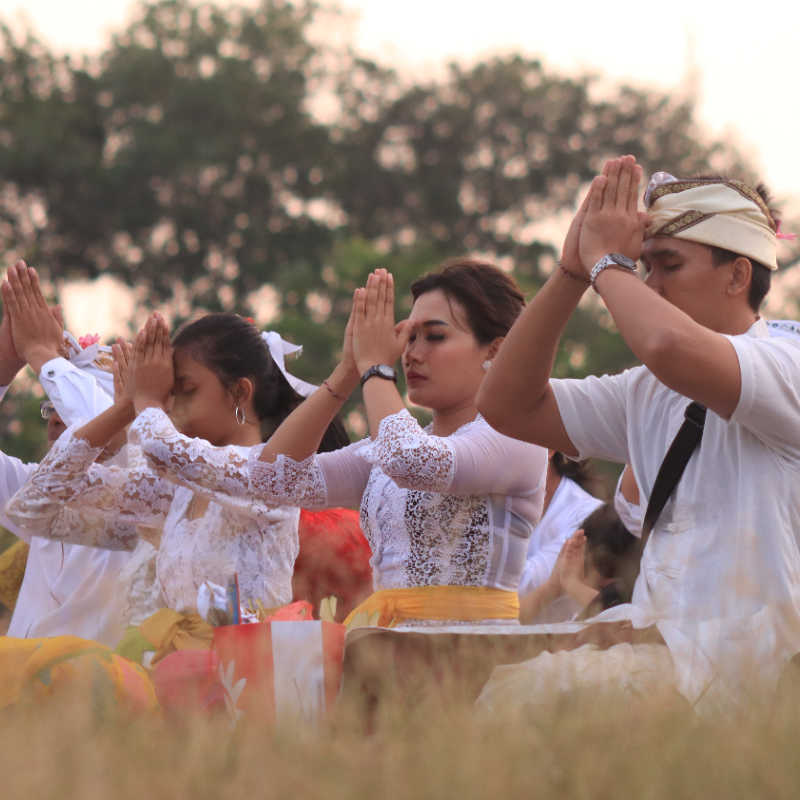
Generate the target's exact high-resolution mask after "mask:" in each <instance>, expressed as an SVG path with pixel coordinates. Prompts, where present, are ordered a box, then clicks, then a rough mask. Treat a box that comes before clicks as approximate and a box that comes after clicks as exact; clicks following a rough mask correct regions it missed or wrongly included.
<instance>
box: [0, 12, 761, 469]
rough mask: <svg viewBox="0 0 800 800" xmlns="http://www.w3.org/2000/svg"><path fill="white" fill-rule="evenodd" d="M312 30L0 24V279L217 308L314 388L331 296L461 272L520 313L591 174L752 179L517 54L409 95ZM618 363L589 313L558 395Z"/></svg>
mask: <svg viewBox="0 0 800 800" xmlns="http://www.w3.org/2000/svg"><path fill="white" fill-rule="evenodd" d="M335 12H336V9H335V8H332V7H331V6H329V5H321V4H318V3H315V2H306V1H303V0H300V1H299V2H295V3H290V2H284V1H283V0H262V2H261V3H260V4H259V5H258V6H256V7H253V6H248V7H245V6H240V5H237V4H236V3H228V2H225V3H223V2H218V3H211V2H198V3H195V2H189V0H154V1H153V2H141V3H140V4H139V5H138V6H137V7H136V8H135V9H134V11H133V15H132V17H131V21H130V22H129V23H128V25H127V26H126V27H124V28H123V29H121V30H119V31H118V32H117V33H116V34H114V35H113V36H112V37H111V39H110V41H109V42H108V45H107V47H106V48H105V50H104V51H103V52H102V53H100V54H99V55H96V56H91V57H76V56H72V55H60V54H56V53H53V52H51V51H50V50H49V49H48V48H47V47H46V46H45V45H44V44H43V43H42V42H41V41H40V40H38V39H37V37H36V34H35V32H33V31H28V32H26V33H24V34H15V33H14V32H12V30H11V28H10V27H9V26H7V25H3V24H0V175H2V187H1V188H0V252H2V253H3V254H4V257H5V259H6V261H10V260H11V259H14V258H17V257H24V258H26V259H27V260H28V261H29V263H32V264H34V265H36V266H37V267H38V268H39V269H40V271H41V272H42V274H43V275H44V276H45V277H46V278H47V277H49V278H50V279H52V280H53V281H54V282H58V281H63V280H68V279H71V278H86V277H89V278H92V277H97V276H100V275H104V274H106V275H112V276H115V277H117V278H119V279H121V280H122V281H124V282H125V283H126V284H128V285H129V286H131V287H135V288H136V290H137V298H138V300H139V303H140V309H142V310H145V309H147V308H148V307H149V306H151V305H153V304H165V305H166V306H167V307H168V308H169V309H170V310H171V312H172V315H173V318H174V321H175V322H176V323H178V322H180V321H181V320H182V319H185V318H186V317H188V316H191V315H192V314H197V313H200V312H202V311H204V310H218V309H230V310H235V311H238V312H240V313H243V314H245V315H252V316H253V317H255V318H256V320H257V321H259V322H267V321H268V322H269V324H270V326H271V327H274V328H277V329H278V330H280V331H281V332H282V333H283V334H284V335H285V336H287V338H290V339H292V340H294V341H297V342H300V343H302V344H303V345H304V348H305V351H304V355H303V357H302V359H301V361H299V362H297V365H296V367H295V369H296V371H297V372H298V373H300V374H302V377H304V378H307V379H309V380H320V379H322V378H323V377H324V376H325V375H326V374H327V372H328V371H329V370H330V369H331V367H332V366H333V364H334V362H335V359H336V357H337V353H338V349H339V343H340V337H341V333H342V331H343V328H344V323H345V320H346V317H347V313H348V311H349V303H350V297H351V294H352V290H353V288H354V287H356V286H357V285H359V284H360V283H361V282H362V281H363V280H364V279H365V276H366V275H367V273H368V272H369V270H371V269H372V268H373V267H375V266H377V265H383V266H386V267H388V268H389V269H391V270H392V272H393V273H394V274H395V276H396V281H397V285H398V289H399V297H400V301H399V303H400V308H399V310H398V311H399V313H400V314H402V313H404V312H405V311H406V310H407V309H408V307H409V301H408V295H407V291H406V289H407V287H408V285H409V284H410V283H411V281H412V280H413V279H414V278H415V277H417V276H418V275H420V274H421V273H424V272H425V271H428V270H430V269H432V268H434V267H435V266H436V265H437V264H438V263H440V262H441V261H442V260H443V259H445V258H448V257H453V256H457V255H461V254H464V253H467V252H469V253H478V254H481V255H485V256H487V257H490V258H492V259H495V260H496V261H497V262H498V263H499V264H501V265H502V266H504V267H507V268H508V269H510V270H513V273H514V275H515V276H516V278H517V279H518V280H519V282H520V283H521V285H522V286H523V288H524V289H525V291H526V292H527V293H528V294H532V293H533V292H535V291H536V289H537V288H538V287H539V286H540V285H541V284H542V282H543V281H544V280H545V279H546V277H547V275H548V274H549V272H550V271H551V270H552V269H553V266H554V263H555V259H556V257H557V250H556V248H555V247H554V244H553V242H554V240H557V239H558V238H559V236H560V234H561V232H562V231H563V229H564V227H565V221H566V219H567V218H568V215H569V213H570V212H571V211H572V209H574V207H575V204H576V200H577V198H578V197H579V194H580V192H581V191H582V189H583V188H584V187H585V185H586V183H587V182H588V181H589V180H590V178H591V177H592V175H593V174H594V173H595V172H596V171H597V170H598V168H599V167H600V165H601V164H602V162H603V160H604V159H605V158H606V157H607V156H609V155H613V154H619V153H633V154H634V155H636V157H637V158H638V159H639V160H640V161H641V162H642V163H643V164H644V166H645V168H646V169H648V170H651V169H658V168H665V169H669V170H670V171H672V172H675V173H677V174H683V175H687V174H692V173H697V172H708V171H709V169H712V170H715V171H726V172H731V173H734V174H736V175H738V176H740V177H744V178H752V177H753V176H752V175H750V174H749V173H748V170H747V168H746V167H745V165H744V163H743V161H742V158H741V157H740V155H739V154H738V153H737V152H736V151H735V150H734V149H733V148H731V147H730V146H728V145H727V144H726V143H725V142H724V141H718V140H713V139H711V138H710V137H709V136H707V135H706V134H705V133H704V132H703V131H702V130H701V129H700V128H699V126H698V125H697V123H696V122H695V119H694V108H693V103H692V100H691V98H687V97H683V96H681V95H679V94H677V95H675V94H671V93H664V92H658V91H652V90H649V89H643V88H637V87H636V86H634V85H621V86H620V85H616V86H609V85H607V84H606V83H605V82H603V81H602V80H601V79H600V78H598V77H597V76H591V75H578V76H565V75H560V74H557V73H555V72H552V71H549V70H547V69H545V67H544V66H543V65H542V64H541V63H540V62H539V61H537V60H535V59H531V58H526V57H523V56H520V55H509V56H505V57H499V58H494V59H491V60H487V61H484V62H482V63H478V64H476V65H474V66H470V67H465V66H460V65H458V64H451V65H449V67H448V68H447V70H446V71H445V72H444V73H443V74H442V75H441V76H440V77H436V78H430V79H427V80H415V79H411V78H409V77H407V76H404V75H401V74H399V73H397V72H396V71H394V70H393V69H391V68H389V67H387V66H386V65H384V64H380V63H377V62H376V61H374V60H370V59H367V58H365V57H363V56H362V55H360V54H359V53H357V52H355V51H354V50H353V49H352V48H351V47H348V46H340V45H334V44H330V43H327V42H326V41H325V40H324V38H323V37H321V36H319V35H312V31H313V30H314V26H315V25H316V26H317V29H318V28H319V26H320V25H321V24H322V25H324V24H328V23H327V22H326V21H330V20H334V22H335V19H336V14H335ZM318 33H319V31H318V30H317V34H318ZM331 38H335V37H331ZM265 286H267V287H271V289H272V291H271V293H270V296H271V298H272V300H271V301H270V302H269V303H267V302H266V301H265V299H264V298H265V296H266V295H265V294H264V289H263V287H265ZM69 322H71V323H72V324H73V327H74V328H75V329H76V330H78V331H82V330H84V329H88V328H87V326H91V320H68V323H69ZM130 325H131V321H130V320H126V319H120V331H119V332H120V333H121V334H122V333H126V332H127V331H128V330H129V329H130V328H129V326H130ZM631 363H632V355H631V353H630V352H629V351H628V350H627V348H626V347H625V345H624V343H623V342H622V340H621V339H620V337H619V336H618V335H617V334H616V333H615V332H614V331H613V329H612V327H611V324H610V320H609V318H608V316H607V315H606V314H605V312H604V311H603V310H602V309H601V308H600V306H599V305H598V304H597V303H596V302H595V301H593V300H592V299H591V298H589V299H588V301H587V302H586V303H585V304H583V305H582V306H581V307H580V308H579V310H578V312H577V313H576V314H575V315H574V317H573V319H572V320H571V322H570V324H569V326H568V329H567V331H566V334H565V336H564V341H563V346H562V348H561V351H560V353H559V357H558V362H557V365H556V371H557V373H558V374H559V375H576V376H580V375H583V374H586V373H587V372H604V371H613V370H619V369H621V368H623V367H625V366H628V365H630V364H631ZM28 392H29V388H25V389H24V390H23V392H22V394H20V393H18V394H17V395H16V396H12V397H11V398H9V399H7V400H6V401H5V402H4V404H3V406H2V407H0V447H2V448H3V449H4V450H5V451H6V452H10V453H14V454H15V455H19V456H21V457H23V458H26V459H34V458H37V457H39V455H40V454H41V448H42V445H43V426H42V425H41V423H40V421H39V420H38V419H37V418H36V413H35V406H36V404H37V401H36V399H35V398H32V397H30V396H29V394H28ZM23 395H24V396H23ZM351 419H352V418H351Z"/></svg>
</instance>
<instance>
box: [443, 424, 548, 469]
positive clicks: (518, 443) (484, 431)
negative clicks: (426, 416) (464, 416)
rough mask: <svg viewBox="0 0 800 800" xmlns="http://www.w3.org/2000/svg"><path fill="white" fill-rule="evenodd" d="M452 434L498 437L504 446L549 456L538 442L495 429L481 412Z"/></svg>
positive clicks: (536, 454)
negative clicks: (518, 437) (527, 440)
mask: <svg viewBox="0 0 800 800" xmlns="http://www.w3.org/2000/svg"><path fill="white" fill-rule="evenodd" d="M451 436H467V437H471V436H472V437H474V436H481V437H486V436H488V437H490V438H492V439H496V440H497V441H498V442H500V443H501V444H502V445H503V446H504V447H509V448H513V449H515V450H521V451H523V452H526V453H530V454H533V455H535V456H537V457H538V456H539V455H541V454H544V457H545V458H546V457H547V449H546V448H544V447H542V446H541V445H538V444H533V443H532V442H526V441H524V440H523V439H515V438H514V437H512V436H506V434H504V433H500V431H498V430H495V429H494V428H493V427H492V426H491V425H490V424H489V423H488V422H487V421H486V420H485V419H484V418H483V416H482V415H481V414H478V415H477V416H476V417H475V419H473V420H472V421H471V422H468V423H467V424H466V425H462V426H461V427H460V428H459V429H458V430H457V431H455V432H454V433H452V434H451Z"/></svg>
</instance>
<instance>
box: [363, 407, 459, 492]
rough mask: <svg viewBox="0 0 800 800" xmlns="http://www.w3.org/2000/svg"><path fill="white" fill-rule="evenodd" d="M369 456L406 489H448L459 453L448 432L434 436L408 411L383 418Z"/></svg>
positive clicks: (433, 490)
mask: <svg viewBox="0 0 800 800" xmlns="http://www.w3.org/2000/svg"><path fill="white" fill-rule="evenodd" d="M365 455H366V458H367V459H369V460H370V461H372V463H374V464H376V465H377V466H379V467H380V468H381V470H382V471H383V472H385V473H386V474H387V475H388V476H389V477H390V478H392V480H394V482H395V483H396V484H397V485H398V486H401V487H402V488H404V489H422V490H425V491H429V492H446V491H447V490H448V489H449V488H450V485H451V484H452V482H453V473H454V469H455V455H454V452H453V447H452V444H451V443H450V442H449V441H448V439H447V437H444V436H431V435H429V434H427V433H425V431H424V430H423V429H422V428H421V427H420V424H419V423H418V422H417V421H416V420H415V419H414V417H412V416H411V414H410V413H409V412H408V411H405V410H404V411H399V412H398V413H397V414H390V415H389V416H388V417H384V419H383V420H381V424H380V427H379V428H378V435H377V437H376V438H375V439H374V441H373V442H372V444H371V445H370V446H369V447H368V448H367V449H366V452H365Z"/></svg>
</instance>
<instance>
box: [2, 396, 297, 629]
mask: <svg viewBox="0 0 800 800" xmlns="http://www.w3.org/2000/svg"><path fill="white" fill-rule="evenodd" d="M141 416H143V417H146V419H145V422H147V419H148V418H151V417H155V418H156V421H157V422H158V424H159V425H160V426H161V432H162V433H165V434H167V435H169V436H171V437H172V439H173V440H174V441H176V442H178V444H182V442H181V441H180V439H185V437H180V435H179V434H177V432H175V429H174V427H172V425H171V423H170V422H169V419H168V418H167V417H166V415H164V414H163V412H161V417H162V418H163V419H159V418H158V416H157V415H156V414H152V413H150V414H147V415H145V414H143V415H141ZM164 420H166V426H165V425H164V423H163V421H164ZM143 428H144V432H151V431H152V428H147V427H146V426H142V425H140V426H139V430H138V434H137V433H136V432H133V428H132V432H133V434H134V435H132V436H131V437H130V441H131V442H132V444H129V445H128V447H127V448H126V453H125V456H126V459H127V461H126V463H127V466H125V467H122V466H117V465H114V466H108V465H104V464H97V463H93V460H94V458H95V457H96V456H97V454H98V453H99V452H100V449H99V448H91V447H89V445H88V443H87V442H86V441H85V440H82V439H76V438H75V437H74V435H73V433H74V432H73V430H72V429H70V430H68V431H67V432H65V434H64V435H62V437H61V439H59V440H58V442H57V443H56V444H55V445H54V446H53V448H52V449H51V451H50V453H49V454H48V456H47V457H46V458H45V459H43V461H42V462H41V464H40V465H39V466H38V468H37V469H36V471H35V472H34V473H33V475H32V476H31V479H30V480H29V481H28V483H27V484H26V485H25V486H24V487H23V488H22V489H20V491H19V492H18V493H17V494H16V495H15V496H14V498H13V499H12V501H11V503H10V504H9V509H8V513H9V516H10V517H11V519H12V520H14V521H15V522H16V523H17V524H20V525H22V526H24V527H27V528H29V529H31V528H32V529H34V532H35V534H36V535H40V536H46V537H48V538H51V539H62V540H64V541H70V542H74V543H76V544H91V545H93V546H99V547H104V548H107V549H128V550H133V549H134V548H136V547H137V545H138V544H139V541H140V540H141V539H142V538H146V539H150V540H151V541H154V542H155V543H156V544H157V545H158V553H157V556H155V571H154V572H153V570H152V566H149V565H148V564H147V563H146V559H145V558H144V556H142V558H141V559H139V563H138V566H134V567H132V568H131V569H132V572H131V573H130V575H129V576H128V578H127V579H126V580H127V584H126V586H127V589H128V591H129V592H132V593H135V594H136V595H137V597H130V598H129V602H128V612H127V613H131V614H134V616H135V615H137V614H138V613H139V612H138V611H137V609H143V608H145V607H150V606H152V603H153V602H154V598H155V597H156V596H157V595H159V594H160V596H161V598H162V599H163V601H166V603H167V605H169V607H171V608H175V609H178V610H184V609H192V608H194V607H195V605H196V602H197V589H198V588H199V586H200V585H201V584H202V583H203V581H205V580H211V581H214V582H215V583H219V584H222V585H226V584H227V582H228V581H229V580H230V578H231V577H232V576H233V574H234V573H236V574H238V576H239V586H240V591H241V595H242V598H243V600H245V601H251V602H255V601H259V602H262V603H263V604H264V605H265V606H267V607H270V606H275V605H282V604H284V603H287V602H289V601H290V600H291V576H292V569H293V565H294V561H295V558H296V557H297V552H298V549H299V545H298V538H297V525H298V519H299V510H298V509H297V508H286V507H281V506H278V507H270V506H267V505H266V504H264V503H263V502H261V501H259V500H258V499H251V498H249V497H247V496H246V493H241V495H240V496H239V497H234V496H230V495H226V494H225V493H224V492H222V491H217V492H214V491H211V490H208V489H206V490H204V491H203V493H202V494H203V497H205V498H206V499H207V500H208V501H209V502H208V503H207V505H206V508H205V509H204V511H203V513H201V514H198V516H197V517H196V518H194V517H193V515H190V514H189V511H190V506H191V504H192V500H193V497H194V493H193V492H192V491H190V490H188V489H186V488H184V487H183V486H180V485H176V484H175V483H173V482H171V481H170V480H167V479H166V478H165V477H163V475H162V474H158V472H156V471H154V470H152V469H150V468H149V467H148V462H149V461H150V459H152V458H153V456H152V454H151V453H149V452H148V453H145V452H144V451H143V450H142V449H140V448H139V446H138V445H137V444H136V442H138V441H140V440H141V441H146V442H147V444H148V445H151V446H153V447H155V448H156V449H157V447H158V446H159V442H160V441H161V440H160V439H156V438H153V439H145V438H144V436H143ZM170 429H171V432H170ZM173 434H174V435H173ZM189 441H191V448H188V449H186V450H183V451H182V450H180V449H179V448H178V450H177V456H176V458H178V460H170V459H169V458H166V455H167V452H166V451H162V453H163V455H164V456H165V458H164V459H162V464H161V469H160V472H162V473H163V474H170V473H169V470H168V469H167V466H169V467H170V468H172V467H173V466H174V465H175V464H178V463H179V464H180V465H181V466H182V467H186V468H188V469H192V468H194V469H195V470H198V469H199V468H200V467H198V466H197V465H201V464H202V465H203V466H202V469H204V470H206V471H207V470H210V469H213V468H214V467H213V466H212V462H213V464H214V465H220V463H221V462H220V457H219V454H220V452H221V449H220V448H214V447H212V446H211V445H209V444H208V443H207V442H203V441H202V440H193V441H192V440H189ZM204 450H205V451H207V452H206V457H205V458H204V457H203V451H204ZM224 450H225V451H227V452H228V454H230V451H231V450H235V451H237V452H236V453H235V454H234V455H236V458H233V459H231V466H230V470H229V471H228V472H226V471H225V469H224V468H222V469H220V473H219V474H220V477H221V479H222V482H223V483H225V485H226V486H227V487H229V488H233V482H232V481H231V477H230V476H231V475H232V474H234V473H235V471H236V470H237V469H238V470H243V469H244V465H246V463H247V455H248V449H247V448H225V449H224ZM239 457H240V458H239ZM180 458H184V460H182V461H181V460H180ZM192 465H195V466H192ZM154 555H155V554H154ZM148 575H150V576H151V577H153V576H154V577H155V584H154V585H152V586H148V585H147V580H148V578H147V576H148ZM156 584H157V585H156Z"/></svg>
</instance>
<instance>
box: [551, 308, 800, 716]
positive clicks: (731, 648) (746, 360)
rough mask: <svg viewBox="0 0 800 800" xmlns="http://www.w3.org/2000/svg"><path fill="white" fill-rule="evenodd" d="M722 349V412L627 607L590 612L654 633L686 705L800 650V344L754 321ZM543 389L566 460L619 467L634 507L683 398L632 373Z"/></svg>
mask: <svg viewBox="0 0 800 800" xmlns="http://www.w3.org/2000/svg"><path fill="white" fill-rule="evenodd" d="M728 338H729V340H730V342H731V344H732V345H733V347H734V349H735V351H736V355H737V357H738V359H739V366H740V369H741V376H742V387H741V395H740V398H739V402H738V404H737V406H736V409H735V411H734V413H733V415H732V417H731V419H730V420H728V421H726V420H724V419H722V418H721V417H719V416H717V415H716V414H714V413H713V412H711V411H709V412H708V414H707V416H706V423H705V428H704V431H703V438H702V441H701V444H700V447H699V448H698V450H697V451H696V452H695V453H694V455H693V456H692V458H691V459H690V460H689V463H688V465H687V467H686V471H685V472H684V474H683V477H682V478H681V480H680V482H679V484H678V486H677V487H676V489H675V491H674V492H673V495H672V497H671V498H670V500H669V501H668V502H667V504H666V506H665V507H664V510H663V511H662V512H661V515H660V517H659V519H658V521H657V523H656V525H655V528H654V530H653V532H652V534H651V536H650V538H649V540H648V542H647V546H646V548H645V551H644V554H643V557H642V564H641V572H640V574H639V578H638V580H637V582H636V586H635V588H634V593H633V598H632V602H631V603H630V604H626V605H623V606H617V607H616V608H614V609H610V610H609V611H607V612H604V614H603V615H602V616H603V618H609V619H611V618H613V619H619V618H629V619H632V620H633V622H634V625H635V626H637V627H644V626H647V625H650V624H657V626H658V629H659V631H660V633H661V635H662V637H663V638H664V640H665V641H666V643H667V646H668V647H669V649H670V653H671V654H672V657H673V661H674V663H675V667H676V675H677V681H678V689H679V690H680V691H681V692H682V693H683V694H684V696H686V698H687V699H688V700H689V701H690V702H693V703H694V702H698V701H700V700H701V698H702V699H703V700H705V699H708V700H709V702H712V703H715V702H718V701H719V700H721V699H722V698H730V697H732V696H740V695H741V693H743V692H744V693H747V692H750V691H753V692H755V691H756V686H758V687H762V688H763V687H764V686H767V687H769V686H770V685H773V684H774V682H775V681H776V680H777V677H778V676H779V674H780V671H781V669H782V667H783V665H784V664H785V662H786V660H787V659H789V658H791V656H793V655H794V654H795V653H797V652H800V547H798V536H800V340H798V339H796V338H770V336H769V333H768V330H767V326H766V324H765V323H764V322H763V321H758V322H756V323H755V324H754V325H753V326H752V327H751V328H750V330H749V331H748V332H747V333H746V334H743V335H740V336H730V337H728ZM550 384H551V386H552V387H553V391H554V393H555V398H556V402H557V403H558V408H559V412H560V414H561V418H562V420H563V422H564V426H565V428H566V430H567V433H568V435H569V438H570V440H571V441H572V443H573V444H574V446H575V448H576V449H577V450H578V453H579V455H580V458H588V457H597V458H605V459H609V460H611V461H616V462H619V463H629V464H631V466H632V468H633V472H634V477H635V479H636V483H637V485H638V486H639V492H640V496H641V498H642V500H641V504H642V507H646V505H647V500H648V499H649V496H650V492H651V490H652V487H653V483H654V481H655V479H656V475H657V473H658V470H659V467H660V466H661V462H662V460H663V458H664V455H665V453H666V452H667V449H668V448H669V446H670V444H671V442H672V440H673V438H674V437H675V434H676V433H677V431H678V429H679V428H680V426H681V424H682V423H683V419H684V411H685V409H686V406H687V405H688V404H689V402H690V401H689V400H688V399H687V398H685V397H683V396H681V395H679V394H677V393H676V392H674V391H672V390H671V389H668V388H667V387H666V386H664V385H663V384H662V383H660V382H659V381H658V380H657V379H656V378H655V376H654V375H653V374H652V373H651V372H650V371H649V370H648V369H647V368H646V367H636V368H634V369H629V370H626V371H625V372H623V373H621V374H619V375H612V376H609V375H605V376H603V377H590V378H585V379H583V380H571V379H566V380H552V381H551V382H550Z"/></svg>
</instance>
